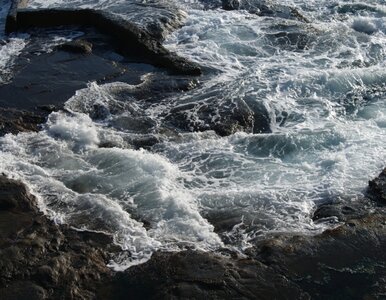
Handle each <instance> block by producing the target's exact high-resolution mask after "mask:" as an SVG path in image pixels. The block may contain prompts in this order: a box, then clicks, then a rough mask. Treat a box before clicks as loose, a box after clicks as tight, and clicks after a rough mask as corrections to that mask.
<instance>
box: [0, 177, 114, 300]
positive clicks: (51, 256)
mask: <svg viewBox="0 0 386 300" xmlns="http://www.w3.org/2000/svg"><path fill="white" fill-rule="evenodd" d="M36 202H37V200H36V198H35V197H34V196H33V195H31V194H30V193H29V191H28V190H27V188H26V187H25V186H24V185H23V184H22V183H21V182H20V181H17V180H13V179H9V178H6V177H4V176H0V237H1V238H0V295H1V298H2V299H90V298H92V297H93V295H95V291H96V285H97V284H98V282H100V281H101V280H102V279H103V278H107V277H109V276H111V270H110V269H109V268H108V267H107V266H106V263H107V262H108V259H109V256H108V254H107V250H108V249H109V248H110V251H111V250H113V248H112V247H113V246H111V245H112V244H111V238H110V237H108V236H105V235H103V234H98V233H90V232H84V233H82V232H78V231H75V230H72V229H71V228H70V227H68V226H61V225H56V224H55V223H54V222H52V221H50V220H48V219H47V218H46V217H45V216H44V215H43V214H42V213H41V212H40V211H39V210H38V208H37V207H36V204H37V203H36ZM109 245H110V246H109ZM113 251H114V250H113Z"/></svg>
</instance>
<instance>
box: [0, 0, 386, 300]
mask: <svg viewBox="0 0 386 300" xmlns="http://www.w3.org/2000/svg"><path fill="white" fill-rule="evenodd" d="M15 3H16V2H15ZM17 3H18V2H17ZM232 9H233V8H232ZM19 13H20V14H19ZM292 13H293V12H292ZM47 15H50V16H51V17H48V16H47ZM58 16H61V17H58ZM70 18H75V20H78V21H77V22H76V24H74V23H73V22H71V24H68V20H69V19H70ZM66 22H67V23H66ZM100 22H102V23H100ZM98 24H103V28H104V30H105V28H109V32H107V34H106V32H102V33H101V32H100V31H101V27H99V26H100V25H98ZM32 25H34V26H35V25H38V26H39V27H46V26H57V25H67V26H69V25H71V26H73V25H77V26H86V27H87V28H84V27H82V30H84V31H85V35H84V36H83V37H82V40H83V42H79V41H80V40H78V42H76V43H75V44H74V43H72V44H64V45H63V44H61V45H59V46H58V47H56V48H55V49H54V51H53V52H51V53H44V54H39V55H33V54H31V53H33V52H34V47H35V46H36V45H37V44H38V43H39V41H38V40H36V42H35V43H34V42H31V44H30V45H29V46H28V47H29V48H27V49H26V50H25V52H24V54H22V55H21V58H20V61H19V65H18V66H17V67H16V71H15V74H14V78H13V79H12V80H11V81H10V82H9V83H7V84H4V85H1V86H0V95H1V97H0V113H1V117H0V126H1V127H0V134H1V135H4V134H6V133H13V134H16V133H18V132H24V131H38V130H39V129H40V127H39V126H40V124H42V123H44V120H45V119H46V117H47V115H48V114H49V113H50V112H52V111H55V110H58V109H62V108H63V103H64V102H65V101H66V100H68V98H69V97H70V96H71V95H73V94H74V93H75V91H76V90H78V89H80V88H83V87H85V86H86V85H87V82H89V81H96V82H99V83H105V82H111V81H118V80H122V81H124V82H128V83H132V84H138V83H140V82H141V76H142V75H144V74H146V73H147V72H148V71H149V69H150V70H152V72H154V74H155V75H154V76H155V77H154V79H153V80H152V81H151V82H150V83H149V84H147V85H146V87H144V88H143V89H139V90H137V91H136V94H135V97H137V98H138V99H143V100H144V101H149V102H151V101H154V98H157V99H158V100H159V99H160V98H162V97H166V95H168V94H170V93H179V92H182V91H186V90H189V89H191V88H194V86H195V84H197V83H196V82H197V81H196V79H195V78H194V77H192V76H191V75H199V74H201V69H200V67H199V66H197V65H196V64H194V63H191V62H189V61H187V60H185V59H183V58H180V57H177V56H175V55H174V54H172V53H170V52H169V51H167V50H166V49H165V48H164V47H163V46H162V44H161V38H160V37H157V38H156V37H154V35H151V34H149V33H148V32H146V31H143V30H142V29H139V28H138V27H136V26H135V25H133V24H129V23H127V22H123V21H122V20H120V19H116V18H115V17H112V16H111V15H109V14H105V13H101V12H98V11H95V10H79V11H74V10H56V11H55V10H48V11H47V10H37V11H28V10H24V11H22V10H20V11H18V8H17V6H16V8H15V5H14V6H13V9H11V14H10V16H9V20H8V25H7V30H8V31H9V32H11V31H13V30H16V29H18V28H31V27H33V26H32ZM176 26H177V25H176ZM90 27H91V28H90ZM172 27H173V26H172ZM34 30H35V29H34ZM102 31H103V30H102ZM112 32H118V34H117V35H115V37H114V36H113V40H114V41H115V42H116V40H117V36H118V37H119V39H120V38H121V37H122V35H123V36H124V40H125V41H129V40H130V41H132V42H133V43H134V44H130V47H131V48H130V49H137V50H138V47H142V48H141V49H145V48H146V49H147V50H146V51H145V52H146V53H145V55H138V52H135V51H134V52H133V51H131V50H130V49H127V48H125V47H126V44H125V45H123V46H122V44H119V43H118V44H117V46H116V47H114V48H113V49H111V47H108V46H106V45H109V41H111V40H110V38H111V36H112V34H111V33H112ZM31 33H32V40H33V39H34V38H35V37H38V35H39V34H41V32H39V33H36V31H33V30H31ZM34 34H35V35H34ZM34 45H35V46H34ZM90 45H92V49H91V46H90ZM114 45H116V44H114ZM133 45H134V46H133ZM112 54H114V55H112ZM121 54H122V55H124V56H125V58H126V59H128V61H125V60H124V59H111V57H121V56H120V55H121ZM160 57H161V58H162V59H160ZM73 70H77V72H75V74H74V72H73ZM31 74H36V76H34V77H32V76H31ZM58 74H59V75H58ZM54 78H55V79H54ZM47 83H48V84H47ZM152 97H153V98H152ZM53 99H54V100H53ZM175 113H176V116H175V117H176V118H175V119H174V120H172V121H171V122H172V123H173V125H175V126H176V127H177V128H180V129H181V130H187V129H188V128H190V127H191V126H190V124H189V123H188V121H187V120H185V119H184V118H183V113H181V118H180V119H178V118H177V117H178V111H177V112H175ZM232 113H234V112H228V114H232ZM208 114H209V113H208ZM224 114H225V117H224V120H225V121H224V122H223V124H222V125H223V126H221V128H218V127H216V126H218V125H213V126H212V127H209V128H194V130H207V129H214V130H216V131H217V133H218V134H220V135H229V134H232V133H233V132H235V131H238V130H243V129H244V130H245V131H248V132H249V131H252V127H253V125H251V124H252V123H253V122H257V121H256V120H254V119H253V114H252V112H251V111H250V110H249V109H248V108H245V109H244V110H240V114H239V115H237V114H236V115H235V116H234V115H233V116H229V115H226V113H225V112H224ZM265 127H266V124H263V125H261V128H263V129H262V130H261V131H264V130H266V129H264V128H265ZM153 142H154V143H156V142H157V141H153ZM147 143H149V141H138V142H137V144H136V145H137V147H138V148H139V147H146V145H148V144H147ZM150 143H152V141H150ZM385 199H386V169H385V170H384V171H383V172H382V173H381V174H380V175H379V176H378V177H377V178H376V179H374V180H372V181H370V183H369V188H368V193H367V196H366V197H364V198H363V199H361V200H360V201H356V202H355V203H340V202H339V203H329V204H325V205H323V206H321V207H319V208H318V209H317V210H316V211H315V213H314V220H315V221H316V222H317V221H326V220H329V219H334V220H338V221H339V222H340V224H339V226H337V227H336V228H334V229H330V230H327V231H325V232H324V233H322V234H320V235H316V236H304V235H292V236H290V235H287V234H276V235H272V236H270V237H268V238H267V239H264V240H256V241H252V245H253V246H252V247H251V248H249V249H248V250H247V252H246V255H245V256H240V255H239V254H237V253H234V252H231V251H229V250H227V249H223V251H220V253H219V254H213V253H204V252H199V251H191V250H187V251H182V252H178V253H165V252H157V253H155V254H154V255H153V257H152V258H151V260H150V261H148V262H147V263H144V264H142V265H139V266H134V267H132V268H129V269H128V270H126V271H124V272H113V271H112V270H111V269H110V268H108V267H107V263H108V262H109V261H110V259H111V256H112V255H114V254H116V253H119V252H120V250H121V249H119V248H118V247H116V246H114V244H113V243H112V239H111V237H110V236H107V235H104V234H101V233H94V232H82V231H77V230H74V229H73V228H71V227H70V226H68V225H58V224H55V223H54V222H53V221H51V220H49V219H48V218H47V217H46V216H44V215H43V213H42V212H40V211H39V209H38V208H37V199H36V198H35V197H34V196H33V195H32V194H31V193H30V192H29V191H28V188H27V187H26V186H25V185H24V184H23V183H22V182H20V181H17V180H14V179H12V178H7V177H6V176H5V175H4V174H3V175H1V176H0V295H1V296H0V298H1V299H127V298H134V299H175V298H178V299H188V298H189V299H198V298H202V297H207V298H210V299H256V298H257V299H382V298H385V297H386V254H385V252H384V249H385V247H386V210H385V207H384V204H385ZM213 225H214V226H215V227H216V226H217V225H218V224H213Z"/></svg>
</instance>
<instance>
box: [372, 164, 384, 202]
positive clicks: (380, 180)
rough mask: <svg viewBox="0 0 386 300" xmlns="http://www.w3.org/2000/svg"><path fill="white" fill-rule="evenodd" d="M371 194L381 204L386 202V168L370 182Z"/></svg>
mask: <svg viewBox="0 0 386 300" xmlns="http://www.w3.org/2000/svg"><path fill="white" fill-rule="evenodd" d="M369 194H370V196H371V197H372V198H374V199H375V200H376V201H378V202H379V203H381V204H386V168H385V169H383V171H382V173H381V174H380V175H379V176H378V177H377V178H375V179H374V180H371V181H370V182H369Z"/></svg>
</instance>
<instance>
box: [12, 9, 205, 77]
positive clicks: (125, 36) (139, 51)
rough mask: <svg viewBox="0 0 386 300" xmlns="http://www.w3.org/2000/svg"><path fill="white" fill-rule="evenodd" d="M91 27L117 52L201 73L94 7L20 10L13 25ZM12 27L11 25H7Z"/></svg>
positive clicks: (145, 35)
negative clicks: (108, 38) (110, 43)
mask: <svg viewBox="0 0 386 300" xmlns="http://www.w3.org/2000/svg"><path fill="white" fill-rule="evenodd" d="M72 25H81V26H92V27H94V28H96V29H98V30H99V31H101V32H103V33H105V34H108V35H109V36H111V37H112V38H113V39H114V40H115V43H116V46H118V47H119V49H120V51H122V52H124V53H125V54H127V55H134V56H137V57H141V58H142V59H145V60H146V61H147V62H149V63H151V64H153V65H155V66H159V67H163V68H166V69H168V70H169V71H170V72H171V73H174V74H185V75H201V69H200V67H199V66H198V65H197V64H195V63H193V62H190V61H188V60H187V59H184V58H182V57H179V56H178V55H177V54H175V53H171V52H169V51H168V50H167V49H166V48H164V47H163V46H162V45H161V42H160V40H157V39H156V38H155V37H154V36H152V35H151V34H149V33H148V32H147V31H145V30H143V29H141V28H140V27H138V26H137V25H135V24H134V23H131V22H129V21H127V20H125V19H123V18H121V17H119V16H118V15H116V14H112V13H108V12H103V11H99V10H93V9H79V10H72V9H62V10H59V9H42V10H38V9H36V10H35V9H19V10H18V11H17V18H16V26H17V29H18V30H21V29H27V28H34V27H35V28H36V27H55V26H72ZM8 27H9V28H12V27H13V25H12V26H11V25H9V26H8Z"/></svg>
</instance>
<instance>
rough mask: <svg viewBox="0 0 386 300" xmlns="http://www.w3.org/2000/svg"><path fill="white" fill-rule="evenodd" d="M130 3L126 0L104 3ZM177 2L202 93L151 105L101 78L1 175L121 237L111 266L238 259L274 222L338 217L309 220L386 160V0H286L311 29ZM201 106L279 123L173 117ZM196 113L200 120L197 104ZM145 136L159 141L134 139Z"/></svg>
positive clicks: (1, 163)
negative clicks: (231, 254)
mask: <svg viewBox="0 0 386 300" xmlns="http://www.w3.org/2000/svg"><path fill="white" fill-rule="evenodd" d="M260 2H261V1H260ZM45 3H46V2H45V1H44V3H43V2H39V1H37V0H35V1H34V2H33V5H35V6H36V7H40V6H42V5H43V4H45ZM58 3H59V2H58V1H54V2H52V3H51V2H50V5H51V6H55V5H59V4H58ZM62 3H63V2H62ZM71 3H73V2H66V5H72V4H71ZM74 3H75V2H74ZM82 3H84V5H91V6H93V5H95V3H94V4H93V3H92V2H90V3H86V2H82ZM256 3H259V1H256ZM119 4H121V5H127V2H122V3H121V2H119V3H117V2H114V5H112V4H111V3H110V4H109V2H103V3H102V2H100V3H98V5H99V6H100V7H99V8H101V7H102V8H103V9H109V7H110V6H111V5H112V6H113V7H116V6H117V5H118V6H119ZM153 4H154V3H153ZM206 4H207V3H206ZM244 4H245V3H244ZM247 4H248V5H249V6H248V7H250V6H251V5H253V4H254V3H252V2H250V3H247ZM109 5H110V6H109ZM163 5H164V6H165V7H167V3H166V2H163ZM176 5H177V6H179V7H180V8H181V9H184V10H185V11H187V12H188V17H187V19H186V22H185V26H184V27H182V28H181V29H179V30H177V31H175V32H174V33H172V34H171V35H170V36H169V37H168V38H167V40H166V42H165V43H166V46H167V47H168V48H169V49H171V50H173V51H176V52H178V53H179V54H180V55H182V56H185V57H188V58H189V59H191V60H194V61H196V62H198V63H200V64H201V65H202V66H205V67H208V69H207V71H206V72H207V74H208V75H206V76H205V77H204V78H203V79H202V82H201V84H200V85H199V86H198V87H197V88H196V89H193V90H191V91H189V92H185V93H183V94H177V95H175V96H171V97H169V98H167V99H163V100H162V101H159V102H157V103H154V102H152V103H150V104H149V103H147V102H143V101H138V100H135V98H133V97H131V96H128V95H131V92H132V91H133V90H134V89H136V87H135V86H131V85H129V84H126V83H120V82H116V83H110V84H105V85H97V84H96V83H90V85H89V87H88V88H86V89H83V90H80V91H78V92H77V93H76V95H74V96H73V97H72V98H71V99H69V101H68V102H67V103H66V112H55V113H52V114H51V115H50V117H49V119H48V121H47V123H46V124H45V125H44V126H43V129H42V131H41V132H39V133H22V134H19V135H17V136H14V135H6V136H5V137H2V138H1V139H0V149H1V150H2V152H1V155H0V171H2V172H4V173H6V174H8V175H10V176H13V177H15V178H20V179H22V180H23V181H25V182H27V183H28V185H29V187H30V188H31V190H32V192H33V193H35V194H36V195H38V197H39V205H40V207H41V209H42V210H43V211H44V212H45V213H47V215H49V216H50V217H52V218H53V219H54V220H56V221H57V222H59V223H63V222H64V223H69V224H71V225H72V226H74V227H75V228H78V229H82V230H94V231H101V232H106V233H108V234H111V235H113V236H114V239H115V242H116V243H118V244H119V245H121V247H122V249H123V250H125V251H123V252H122V255H120V256H119V257H117V258H116V259H115V260H114V261H112V262H111V266H113V267H115V268H116V269H124V268H127V267H129V266H131V265H134V264H138V263H141V262H144V261H146V260H148V259H149V258H150V256H151V254H152V253H153V252H154V251H156V250H164V251H178V250H181V249H185V248H194V249H201V250H205V251H216V250H218V249H220V248H224V247H230V248H232V249H235V250H237V251H240V253H242V252H243V250H244V249H245V248H247V247H249V245H250V242H251V240H253V239H260V238H264V236H266V235H267V234H270V233H273V232H291V233H301V234H316V233H318V232H321V231H322V230H323V229H325V228H326V227H328V226H333V224H330V223H323V222H321V223H317V224H316V223H314V222H313V221H312V219H311V216H312V212H313V211H314V209H315V207H316V206H317V205H318V204H321V203H324V202H330V201H337V200H342V201H355V200H356V199H359V198H360V197H361V196H362V195H363V192H364V190H365V188H366V186H367V181H368V180H369V179H371V178H373V177H374V176H376V175H377V174H378V173H379V171H380V170H381V169H382V168H383V167H384V166H385V162H386V161H385V160H386V155H385V154H386V101H385V93H386V85H385V82H386V68H385V67H386V64H385V54H386V52H385V49H386V36H385V33H386V25H384V24H385V18H386V3H385V2H384V1H367V2H366V3H364V2H359V1H283V2H282V5H288V6H291V7H297V9H298V10H299V11H300V12H302V13H303V14H304V15H305V16H306V17H307V19H309V20H310V21H311V23H303V22H300V21H297V20H293V19H291V18H279V17H267V16H265V17H264V16H257V15H256V14H251V13H249V12H248V11H245V10H240V11H224V10H222V9H220V8H216V9H209V10H204V9H203V7H204V6H205V5H204V4H202V3H198V2H181V3H175V4H173V7H174V6H176ZM283 33H284V35H283ZM285 33H290V34H289V35H288V34H287V35H286V34H285ZM19 42H20V41H19V40H18V38H17V37H15V38H13V39H10V40H9V42H8V43H6V44H5V46H2V47H1V48H0V70H2V69H4V70H8V69H9V68H10V67H9V64H10V62H11V61H12V60H13V59H15V57H16V55H17V54H18V53H19V51H21V49H22V47H16V48H17V49H16V50H15V51H14V52H9V51H8V50H7V49H8V48H12V49H14V48H15V45H14V44H12V43H16V44H18V43H19ZM26 42H28V37H25V38H24V39H22V43H21V44H20V43H19V44H20V45H22V44H23V43H26ZM19 44H18V45H19ZM9 53H10V54H9ZM3 61H6V63H3ZM0 74H1V73H0ZM150 77H151V75H149V76H147V77H144V78H143V82H144V84H145V83H146V81H147V80H148V79H149V78H150ZM197 101H198V102H199V103H202V105H209V106H210V105H216V106H218V107H222V105H224V106H225V105H227V103H236V102H237V103H240V102H241V103H245V104H247V105H248V106H249V107H250V108H251V110H255V112H256V110H259V109H263V110H264V111H265V112H266V113H267V115H268V116H269V118H270V129H271V133H261V134H253V133H251V132H249V133H245V132H239V133H236V134H233V135H231V136H228V137H220V136H218V135H216V134H215V133H214V132H213V131H207V132H201V133H193V132H185V133H184V132H181V131H178V130H176V131H173V130H172V128H170V127H168V125H167V121H166V120H167V119H168V118H170V111H171V109H172V108H175V107H178V106H181V105H187V104H192V103H196V102H197ZM95 107H98V111H99V113H100V112H101V111H102V112H103V114H102V116H99V117H98V118H95ZM186 113H187V114H188V115H189V118H190V119H191V120H195V121H196V122H203V121H202V118H201V117H200V115H199V114H198V113H197V111H195V110H194V109H192V110H190V111H189V110H188V111H187V112H186ZM219 114H220V112H219ZM212 117H213V118H214V119H216V118H217V117H218V116H216V114H214V115H213V116H212ZM138 124H139V125H138ZM148 137H155V138H157V139H158V140H159V141H160V142H159V143H157V144H155V145H154V146H152V147H151V148H149V149H147V150H143V149H141V150H135V149H134V148H133V147H132V146H131V145H132V141H133V140H134V139H138V138H148ZM103 145H109V146H108V147H104V146H103ZM219 224H220V225H219ZM224 224H225V225H224ZM214 226H216V229H215V227H214Z"/></svg>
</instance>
